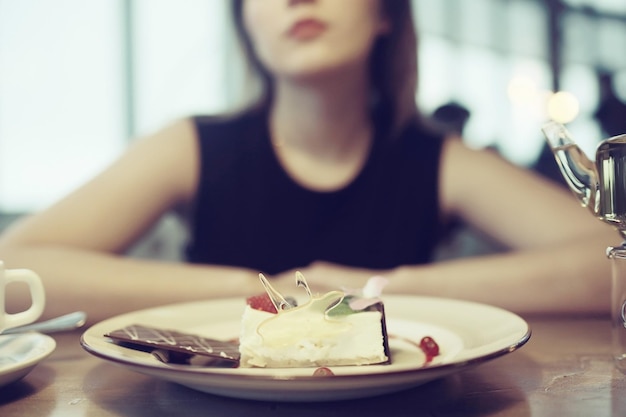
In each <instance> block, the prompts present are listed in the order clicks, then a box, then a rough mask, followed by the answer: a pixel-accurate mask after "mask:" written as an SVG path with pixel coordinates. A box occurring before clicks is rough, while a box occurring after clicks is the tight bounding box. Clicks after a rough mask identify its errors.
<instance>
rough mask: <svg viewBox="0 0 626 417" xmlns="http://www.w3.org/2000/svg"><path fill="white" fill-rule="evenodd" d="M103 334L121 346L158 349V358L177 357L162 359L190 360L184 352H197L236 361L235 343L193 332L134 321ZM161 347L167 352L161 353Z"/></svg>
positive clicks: (234, 363) (149, 349) (190, 354)
mask: <svg viewBox="0 0 626 417" xmlns="http://www.w3.org/2000/svg"><path fill="white" fill-rule="evenodd" d="M104 336H105V337H109V338H111V339H113V340H114V341H115V342H117V343H119V344H120V345H123V346H127V347H131V348H135V349H139V350H148V351H152V352H158V353H159V355H157V357H158V358H159V359H160V360H163V358H176V360H167V361H166V360H163V361H164V362H170V363H191V361H190V360H188V359H189V358H188V357H187V355H188V356H195V355H200V356H207V357H210V358H215V359H219V360H222V361H228V362H230V363H232V364H233V365H236V364H238V363H239V346H238V345H237V344H236V343H233V342H227V341H221V340H215V339H209V338H206V337H202V336H198V335H195V334H190V333H182V332H179V331H175V330H167V329H159V328H154V327H148V326H143V325H137V324H133V325H130V326H126V327H124V328H122V329H119V330H114V331H112V332H109V333H107V334H105V335H104ZM146 348H147V349H146ZM164 351H165V352H170V354H169V355H163V352H164ZM180 354H183V355H182V356H181V355H180ZM181 358H184V360H183V359H181Z"/></svg>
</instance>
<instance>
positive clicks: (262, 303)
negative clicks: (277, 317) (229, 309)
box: [246, 293, 278, 314]
mask: <svg viewBox="0 0 626 417" xmlns="http://www.w3.org/2000/svg"><path fill="white" fill-rule="evenodd" d="M246 303H247V304H248V305H249V306H250V307H252V308H253V309H255V310H260V311H267V312H268V313H273V314H276V313H278V311H276V307H274V304H272V300H270V296H269V295H267V293H263V294H257V295H253V296H250V297H248V298H247V299H246Z"/></svg>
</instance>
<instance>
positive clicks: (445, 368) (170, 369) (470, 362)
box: [80, 294, 532, 382]
mask: <svg viewBox="0 0 626 417" xmlns="http://www.w3.org/2000/svg"><path fill="white" fill-rule="evenodd" d="M393 299H413V300H414V301H419V300H428V301H430V302H445V303H454V304H458V305H468V306H469V305H471V306H474V307H479V308H485V309H491V310H493V311H497V312H500V313H502V314H506V315H510V316H512V317H514V318H516V319H518V320H519V321H520V322H521V323H523V324H524V326H525V331H524V333H523V334H522V335H521V336H520V337H519V338H517V340H516V341H515V342H513V343H511V344H509V345H507V346H502V347H500V348H499V349H496V350H494V351H491V352H489V353H486V354H483V355H480V356H476V357H470V358H466V359H462V360H458V361H455V360H453V361H452V362H444V363H437V364H432V365H426V366H423V365H420V366H416V367H415V368H408V369H398V370H390V371H386V372H380V373H375V374H373V373H358V374H335V375H333V378H332V380H336V381H344V380H355V379H364V378H372V376H375V377H376V378H377V379H380V378H397V377H403V376H407V375H411V374H414V373H419V374H423V375H427V374H428V373H451V372H453V371H454V370H456V369H457V368H467V367H471V366H475V365H478V364H481V363H484V362H488V361H491V360H493V359H496V358H498V357H501V356H504V355H506V354H508V353H512V352H514V351H516V350H518V349H520V348H521V347H522V346H524V345H525V344H526V343H527V342H528V341H529V340H530V338H531V335H532V330H531V328H530V325H529V324H528V322H527V321H526V320H524V319H523V318H522V317H520V316H519V315H518V314H516V313H513V312H511V311H509V310H506V309H503V308H500V307H496V306H492V305H489V304H484V303H479V302H474V301H467V300H460V299H453V298H444V297H428V296H411V295H394V294H389V295H386V296H383V301H385V300H393ZM218 301H219V302H229V301H232V302H241V298H240V297H229V298H216V299H207V300H199V301H189V302H181V303H173V304H166V305H162V306H156V307H150V308H146V309H141V310H137V311H133V312H128V313H123V314H119V315H116V316H112V317H110V318H107V319H105V320H102V321H100V322H98V323H95V324H94V325H92V326H90V327H89V328H88V329H86V330H85V331H84V332H83V333H82V334H81V337H80V344H81V346H82V348H83V349H85V350H86V351H87V352H89V353H90V354H92V355H94V356H96V357H98V358H101V359H104V360H106V361H109V362H112V363H115V364H118V365H124V366H128V367H131V368H133V369H134V370H136V371H139V372H141V371H142V370H144V371H147V372H145V373H149V374H151V375H154V371H158V372H159V373H161V372H164V373H167V374H175V375H181V373H182V374H186V375H194V376H198V375H211V376H219V378H221V379H223V378H227V379H229V380H239V379H242V378H245V380H246V381H270V380H271V381H302V382H312V381H320V380H321V379H320V377H319V376H313V375H267V374H263V375H254V374H236V373H229V372H216V370H218V369H221V368H210V367H194V366H188V365H175V364H164V363H160V362H154V363H142V362H137V361H134V360H132V358H128V359H125V358H123V357H119V356H115V355H107V354H106V353H103V352H101V351H100V350H99V349H97V348H94V347H93V346H91V345H90V344H89V342H88V340H87V337H88V336H91V334H90V331H91V330H92V329H93V328H97V327H99V326H102V325H105V324H106V323H107V322H113V321H114V320H121V319H124V318H125V317H126V316H128V317H130V316H132V315H136V314H149V313H151V312H153V311H158V310H162V309H172V308H174V309H178V308H183V307H185V306H187V305H193V304H203V303H212V302H218ZM101 337H102V338H104V336H101ZM228 370H230V369H228ZM148 371H149V372H148ZM324 380H325V381H328V379H324Z"/></svg>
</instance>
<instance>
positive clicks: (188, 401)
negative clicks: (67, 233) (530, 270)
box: [0, 318, 626, 417]
mask: <svg viewBox="0 0 626 417" xmlns="http://www.w3.org/2000/svg"><path fill="white" fill-rule="evenodd" d="M527 320H528V322H529V323H530V325H531V328H532V331H533V335H532V337H531V339H530V341H529V342H528V343H527V344H526V345H525V346H524V347H522V348H521V349H520V350H519V351H516V352H513V353H511V354H509V355H506V356H504V357H501V358H497V359H495V360H493V361H491V362H488V363H485V364H481V365H480V366H478V367H475V368H472V369H468V370H465V371H463V372H460V373H457V374H454V375H451V376H448V377H445V378H442V379H439V380H436V381H433V382H430V383H428V384H425V385H422V386H421V387H418V388H413V389H410V390H407V391H403V392H399V393H395V394H390V395H385V396H380V397H373V398H367V399H362V400H353V401H338V402H327V403H274V402H259V401H245V400H237V399H230V398H223V397H219V396H214V395H210V394H205V393H202V392H197V391H194V390H192V389H189V388H186V387H183V386H179V385H177V384H174V383H170V382H165V381H161V380H158V379H155V378H151V377H147V376H144V375H141V374H137V373H134V372H131V371H129V370H126V369H124V368H121V367H118V366H116V365H113V364H110V363H108V362H106V361H103V360H101V359H98V358H95V357H93V356H91V355H90V354H88V353H87V352H85V351H84V350H83V349H82V348H81V347H80V345H79V338H80V332H74V333H66V334H59V335H54V337H55V339H56V340H57V343H58V346H57V349H56V350H55V352H54V353H53V354H52V355H51V356H50V357H49V358H47V359H46V360H44V361H43V362H42V363H40V364H39V365H38V366H37V367H36V368H35V369H34V370H33V371H32V372H31V373H30V374H29V375H27V376H26V377H25V378H24V379H22V380H21V381H18V382H16V383H14V384H11V385H8V386H6V387H4V388H0V416H2V417H13V416H16V417H17V416H19V417H30V416H37V417H46V416H59V417H61V416H62V417H72V416H89V417H101V416H150V417H159V416H187V415H206V416H221V415H224V416H259V417H262V416H271V417H281V416H289V417H308V416H325V417H332V416H337V417H346V416H364V417H367V416H376V417H381V416H384V417H392V416H459V415H463V416H550V417H553V416H559V417H560V416H581V417H582V416H584V417H603V416H626V377H625V376H624V375H622V374H621V373H619V372H618V371H616V370H615V368H614V367H613V364H612V361H611V355H610V338H611V334H610V323H609V321H608V319H604V318H576V319H574V318H527Z"/></svg>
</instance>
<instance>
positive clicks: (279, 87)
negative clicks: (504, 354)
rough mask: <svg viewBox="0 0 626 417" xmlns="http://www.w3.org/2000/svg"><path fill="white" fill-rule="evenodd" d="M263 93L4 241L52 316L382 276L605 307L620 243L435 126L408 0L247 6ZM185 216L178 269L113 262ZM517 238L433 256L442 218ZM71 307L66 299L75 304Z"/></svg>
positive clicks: (543, 304)
mask: <svg viewBox="0 0 626 417" xmlns="http://www.w3.org/2000/svg"><path fill="white" fill-rule="evenodd" d="M233 10H234V16H235V22H236V25H237V27H238V29H239V32H240V34H241V35H242V36H243V41H244V42H243V44H244V46H245V49H246V50H247V52H248V53H249V55H250V57H251V62H252V63H253V64H254V65H255V66H256V68H257V69H258V70H259V73H260V75H261V79H262V80H263V82H264V85H265V90H264V94H263V95H262V97H261V99H260V100H259V102H258V105H257V106H254V107H253V108H251V109H249V110H247V111H245V112H243V113H241V114H237V115H231V116H228V117H226V116H224V117H213V118H210V117H196V118H189V119H186V120H181V121H179V122H177V123H175V124H173V125H172V126H169V127H167V128H165V129H164V130H162V131H160V132H158V133H156V134H154V135H152V136H150V137H148V138H145V139H143V140H140V141H137V142H136V143H135V144H134V145H133V146H132V147H131V148H130V149H129V150H128V152H127V153H126V154H125V155H124V156H123V157H122V158H121V159H120V160H118V161H117V162H116V163H114V164H113V165H112V166H111V167H110V168H108V169H107V170H106V171H105V172H103V173H102V174H101V175H99V176H97V177H96V178H95V179H93V180H92V181H90V182H89V183H88V184H86V185H84V186H83V187H82V188H80V189H79V190H77V191H76V192H74V193H73V194H71V195H69V196H68V197H67V198H65V199H63V200H62V201H60V202H59V203H57V204H56V205H54V206H53V207H51V208H49V209H48V210H46V211H44V212H42V213H38V214H36V215H33V216H30V217H28V218H25V219H24V220H22V221H21V222H19V223H18V224H16V225H15V226H14V227H12V228H11V229H10V230H9V231H8V232H7V233H5V235H4V236H3V237H2V239H1V240H0V258H1V259H4V260H5V262H6V264H7V266H8V267H28V268H32V269H34V270H36V271H38V272H39V273H40V274H41V275H42V276H43V278H44V279H45V281H46V285H47V291H48V294H49V300H50V302H49V303H48V309H47V314H48V315H54V314H57V313H61V312H64V311H67V310H68V309H69V308H73V309H83V310H86V311H88V312H89V314H90V317H91V319H92V320H98V319H101V318H103V317H106V316H108V315H111V314H117V313H120V312H122V311H129V310H135V309H138V308H143V307H147V306H152V305H159V304H164V303H173V302H178V301H183V300H193V299H205V298H210V297H222V296H245V295H249V294H251V293H255V292H258V291H259V290H260V286H259V283H258V279H257V273H258V272H259V271H263V272H266V273H268V274H270V275H271V276H272V278H273V280H274V284H275V285H276V286H277V287H278V288H279V289H281V290H283V291H286V292H288V291H293V288H294V283H293V271H294V269H296V268H297V269H300V270H301V271H302V272H303V273H304V274H305V276H306V277H307V279H308V281H309V283H310V285H311V286H312V287H313V288H314V289H315V290H317V291H324V290H326V289H328V288H337V287H339V286H346V287H352V288H357V287H360V286H361V285H362V284H363V283H364V281H365V280H366V278H368V277H370V276H371V275H373V274H379V273H383V274H384V275H386V276H387V277H388V278H389V280H390V284H389V285H388V287H387V288H386V290H385V291H386V292H387V293H407V294H425V295H438V296H446V297H456V298H464V299H470V300H476V301H481V302H486V303H490V304H495V305H499V306H502V307H505V308H509V309H512V310H514V311H518V312H539V311H541V312H546V311H551V312H573V311H576V312H607V311H608V302H609V290H608V287H609V283H608V280H609V278H608V277H609V271H608V269H607V268H608V262H607V261H606V259H605V258H604V248H605V247H606V246H607V244H610V243H611V242H612V241H613V239H616V236H615V235H614V234H613V232H612V231H611V230H610V229H606V228H605V227H604V226H603V225H602V224H601V223H600V222H597V221H595V220H594V219H593V218H592V216H590V215H589V214H588V213H586V212H585V211H584V210H582V209H581V208H579V207H578V205H577V203H575V202H574V200H573V198H572V197H571V196H570V195H569V194H567V193H566V192H564V191H561V190H560V189H558V188H555V187H554V186H551V185H549V184H548V183H546V182H544V181H542V180H540V179H539V178H536V177H534V176H533V175H532V174H530V173H528V172H525V171H522V170H520V169H518V168H516V167H513V166H511V165H510V164H508V163H506V162H504V161H503V160H501V159H500V158H498V157H497V156H495V155H493V154H491V153H488V152H481V151H474V150H470V149H468V148H466V147H465V146H464V145H463V144H462V142H461V141H460V140H459V138H458V137H449V138H445V139H444V138H442V137H440V136H439V135H438V134H436V133H435V132H434V131H431V130H430V129H429V128H427V127H426V124H425V123H424V122H423V121H422V120H421V119H420V117H419V115H418V112H417V110H416V108H415V100H414V89H415V84H416V82H415V80H416V65H415V51H416V48H415V35H414V32H413V25H412V22H411V11H410V2H409V1H401V0H399V1H381V0H342V1H341V2H338V1H335V0H308V1H307V0H300V1H297V0H239V1H234V2H233ZM173 209H179V210H184V211H185V212H186V213H188V215H189V217H188V219H189V221H190V233H191V238H190V242H189V245H188V250H187V256H188V259H189V261H190V263H186V264H180V263H166V262H156V261H148V260H138V259H129V258H127V257H124V256H122V254H123V253H124V251H125V250H126V249H127V248H129V247H130V246H131V245H132V244H133V242H135V241H136V240H137V239H138V238H139V237H140V236H141V235H142V234H143V233H144V232H145V231H146V230H148V229H149V228H150V226H151V225H152V224H154V222H155V221H157V219H159V218H160V217H161V216H162V215H163V214H164V213H165V212H167V211H168V210H173ZM456 216H458V217H460V218H462V219H463V220H464V221H465V222H467V223H469V224H471V225H472V226H474V227H476V228H478V229H480V230H482V231H483V232H485V233H486V234H488V235H490V236H491V237H493V238H494V239H497V240H498V241H499V242H501V243H503V244H504V245H507V246H508V247H510V248H511V251H509V252H508V253H506V254H502V255H493V256H488V257H481V258H473V259H460V260H455V261H450V262H441V263H429V260H430V257H431V256H432V252H433V249H434V247H435V245H436V241H437V238H438V237H439V236H440V234H441V229H442V226H443V225H444V224H445V222H446V219H450V218H453V217H456ZM70 305H71V306H72V307H69V306H70Z"/></svg>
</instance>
